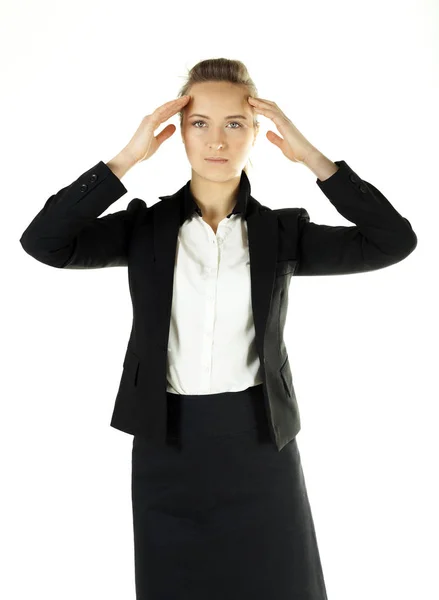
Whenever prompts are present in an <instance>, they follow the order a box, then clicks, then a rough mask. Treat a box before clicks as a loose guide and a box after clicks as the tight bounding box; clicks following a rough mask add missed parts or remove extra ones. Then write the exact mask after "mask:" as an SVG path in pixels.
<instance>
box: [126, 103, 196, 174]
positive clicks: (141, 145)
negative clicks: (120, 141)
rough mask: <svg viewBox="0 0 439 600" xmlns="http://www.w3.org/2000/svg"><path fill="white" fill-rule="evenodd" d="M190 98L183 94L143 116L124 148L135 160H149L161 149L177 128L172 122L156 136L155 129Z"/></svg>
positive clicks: (180, 108)
mask: <svg viewBox="0 0 439 600" xmlns="http://www.w3.org/2000/svg"><path fill="white" fill-rule="evenodd" d="M189 100H190V96H183V97H181V98H177V99H176V100H171V101H169V102H166V103H165V104H162V106H159V107H158V108H156V109H155V111H154V112H153V113H152V114H150V115H146V116H145V117H143V119H142V122H141V123H140V125H139V127H138V129H137V131H136V133H135V134H134V135H133V137H132V138H131V140H130V141H129V142H128V144H127V145H126V146H125V148H124V150H125V151H126V152H127V153H128V154H129V155H130V156H132V158H133V160H135V161H136V162H142V161H144V160H148V158H150V157H151V156H152V155H153V154H154V153H155V152H156V150H158V149H159V147H160V146H161V145H162V144H163V142H164V141H165V140H167V139H168V138H170V137H171V135H172V134H173V133H174V131H175V130H176V129H177V128H176V127H175V125H173V124H172V123H170V124H169V125H168V126H167V127H165V128H164V129H163V130H162V131H161V132H160V133H159V134H157V135H156V136H154V131H155V130H156V129H157V127H159V125H161V124H162V123H164V122H165V121H167V120H168V119H170V118H171V117H172V116H173V115H175V114H176V113H177V112H179V111H180V110H182V108H183V107H184V106H186V104H187V103H188V102H189Z"/></svg>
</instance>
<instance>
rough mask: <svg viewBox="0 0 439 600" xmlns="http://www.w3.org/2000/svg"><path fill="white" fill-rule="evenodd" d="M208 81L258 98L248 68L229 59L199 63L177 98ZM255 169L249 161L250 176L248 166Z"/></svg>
mask: <svg viewBox="0 0 439 600" xmlns="http://www.w3.org/2000/svg"><path fill="white" fill-rule="evenodd" d="M206 81H228V82H230V83H235V84H237V85H240V86H244V87H245V88H247V90H248V94H249V96H253V97H255V98H257V97H258V90H257V88H256V85H255V84H254V82H253V80H252V79H251V77H250V75H249V73H248V71H247V67H246V66H245V65H244V63H242V62H241V61H240V60H230V59H228V58H209V59H207V60H202V61H201V62H199V63H197V64H196V65H194V66H193V67H192V69H190V71H188V74H187V78H186V82H185V83H184V85H183V86H182V87H181V88H180V91H179V93H178V95H177V98H181V97H182V96H185V95H187V94H189V92H190V89H191V87H192V86H193V85H194V84H195V83H201V82H206ZM178 114H179V117H180V129H181V127H182V125H183V111H180V112H179V113H178ZM253 126H254V127H255V129H256V130H258V128H259V121H258V119H257V115H256V114H255V115H254V117H253ZM249 163H250V166H251V167H252V168H253V165H252V163H251V160H250V159H248V161H247V163H246V165H245V167H244V169H243V170H244V171H245V173H246V175H247V176H248V166H249Z"/></svg>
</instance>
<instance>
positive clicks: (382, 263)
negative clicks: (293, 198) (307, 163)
mask: <svg viewBox="0 0 439 600" xmlns="http://www.w3.org/2000/svg"><path fill="white" fill-rule="evenodd" d="M315 160H316V162H314V163H313V165H312V167H313V169H311V170H313V172H315V173H317V172H319V174H320V176H323V177H324V178H325V179H324V180H323V181H322V180H320V179H317V181H316V183H317V185H318V186H319V188H320V189H321V190H322V192H323V193H324V194H325V196H326V197H327V198H328V199H329V201H330V202H331V203H332V204H333V205H334V206H335V208H336V209H337V211H338V212H339V213H340V214H341V215H342V216H343V217H345V218H346V219H347V220H348V221H351V222H352V223H355V225H354V226H331V225H319V224H316V223H313V222H312V221H310V217H309V214H308V212H307V211H306V209H304V208H301V209H299V213H298V266H297V268H296V271H295V275H347V274H351V273H361V272H363V271H372V270H376V269H382V268H383V267H388V266H390V265H392V264H394V263H397V262H399V261H401V260H403V259H404V258H406V257H407V256H408V255H409V254H410V253H411V252H413V250H414V249H415V248H416V245H417V237H416V234H415V232H414V231H413V229H412V227H411V224H410V222H409V221H408V220H407V219H406V218H405V217H403V216H402V215H400V214H399V213H398V212H397V211H396V210H395V208H394V207H393V206H392V205H391V204H390V202H389V201H388V200H387V198H385V196H384V195H383V194H382V193H381V192H380V191H379V190H378V189H377V188H376V187H375V186H373V185H372V184H371V183H369V182H367V181H365V180H362V179H361V178H360V177H359V176H358V175H357V174H356V173H355V172H354V171H353V170H352V169H351V168H350V167H349V165H348V164H347V163H346V162H345V161H344V160H341V161H335V163H331V161H329V160H328V159H326V160H320V159H315ZM329 163H331V164H333V165H337V167H338V169H337V170H336V171H335V172H334V169H333V167H331V164H329ZM331 171H332V174H331Z"/></svg>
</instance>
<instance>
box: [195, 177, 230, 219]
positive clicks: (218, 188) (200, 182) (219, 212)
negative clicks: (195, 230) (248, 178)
mask: <svg viewBox="0 0 439 600" xmlns="http://www.w3.org/2000/svg"><path fill="white" fill-rule="evenodd" d="M240 181H241V174H240V175H238V176H237V177H233V178H232V179H228V180H227V181H211V180H209V179H205V178H204V177H200V175H198V174H197V173H194V172H193V171H192V179H191V182H190V191H191V193H192V195H193V197H194V199H195V202H196V203H197V204H198V206H199V207H200V209H201V212H202V214H203V218H204V219H208V220H209V221H218V222H219V221H221V220H222V219H224V217H226V216H227V215H228V214H230V213H231V212H232V210H233V209H234V207H235V205H236V202H237V199H238V193H239V184H240Z"/></svg>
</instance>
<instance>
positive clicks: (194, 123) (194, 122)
mask: <svg viewBox="0 0 439 600" xmlns="http://www.w3.org/2000/svg"><path fill="white" fill-rule="evenodd" d="M204 122H205V121H193V122H192V125H193V126H195V125H196V124H197V123H204ZM230 123H235V124H236V125H238V127H231V129H239V128H240V127H242V125H241V124H240V123H238V121H230ZM230 123H229V124H230ZM195 129H204V127H195Z"/></svg>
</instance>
